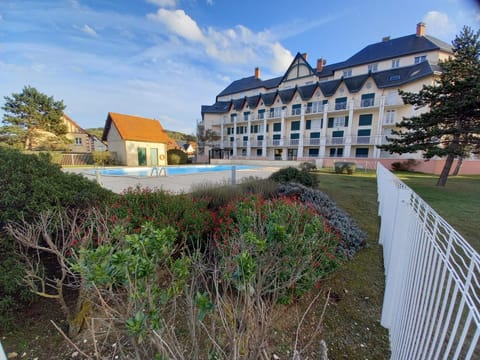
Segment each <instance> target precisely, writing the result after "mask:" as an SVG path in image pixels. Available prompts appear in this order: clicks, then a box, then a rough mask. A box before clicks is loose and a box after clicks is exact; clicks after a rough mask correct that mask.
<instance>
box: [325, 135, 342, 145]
mask: <svg viewBox="0 0 480 360" xmlns="http://www.w3.org/2000/svg"><path fill="white" fill-rule="evenodd" d="M344 143H345V138H344V137H332V138H327V145H343V144H344Z"/></svg>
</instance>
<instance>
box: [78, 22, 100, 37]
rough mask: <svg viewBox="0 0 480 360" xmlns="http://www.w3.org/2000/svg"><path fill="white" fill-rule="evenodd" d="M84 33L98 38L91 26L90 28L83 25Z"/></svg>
mask: <svg viewBox="0 0 480 360" xmlns="http://www.w3.org/2000/svg"><path fill="white" fill-rule="evenodd" d="M82 31H83V32H84V33H85V34H88V35H91V36H97V35H98V34H97V32H96V31H95V30H94V29H93V28H92V27H90V26H88V25H87V24H85V25H83V27H82Z"/></svg>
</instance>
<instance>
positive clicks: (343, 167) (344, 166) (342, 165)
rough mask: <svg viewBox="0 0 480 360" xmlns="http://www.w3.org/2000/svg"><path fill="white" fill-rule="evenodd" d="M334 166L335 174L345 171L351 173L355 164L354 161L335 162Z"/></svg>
mask: <svg viewBox="0 0 480 360" xmlns="http://www.w3.org/2000/svg"><path fill="white" fill-rule="evenodd" d="M334 167H335V173H336V174H342V173H347V174H349V175H352V174H353V173H354V172H355V170H356V169H357V165H356V164H355V163H354V162H336V163H335V164H334Z"/></svg>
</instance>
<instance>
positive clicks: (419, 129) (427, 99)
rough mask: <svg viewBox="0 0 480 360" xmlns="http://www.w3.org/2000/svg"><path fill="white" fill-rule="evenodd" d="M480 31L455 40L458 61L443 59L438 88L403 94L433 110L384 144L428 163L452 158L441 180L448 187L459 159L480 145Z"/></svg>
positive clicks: (409, 101)
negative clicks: (421, 156) (451, 172)
mask: <svg viewBox="0 0 480 360" xmlns="http://www.w3.org/2000/svg"><path fill="white" fill-rule="evenodd" d="M479 36H480V31H477V32H474V31H473V30H472V29H471V28H469V27H464V28H463V29H462V31H461V32H460V34H459V35H457V37H456V38H455V40H454V41H453V42H452V45H453V53H454V57H450V58H449V59H448V60H445V61H441V62H440V63H439V65H440V66H441V67H442V73H441V75H440V76H439V78H438V79H437V81H436V83H435V84H434V85H424V86H423V87H422V89H421V90H420V92H418V93H410V92H404V91H400V95H401V97H402V99H403V101H404V103H405V104H410V105H413V106H414V107H415V108H416V109H419V108H424V107H429V111H427V112H423V113H421V114H420V115H415V116H412V117H410V118H404V119H403V120H402V121H401V122H400V123H397V124H396V125H397V126H398V127H399V130H394V131H392V134H393V135H396V137H394V138H388V140H389V141H391V144H388V145H382V146H379V147H380V148H381V149H384V150H387V151H390V152H391V153H399V154H403V153H412V152H417V151H423V156H424V157H425V158H426V159H431V158H433V157H435V156H438V157H446V161H445V166H444V168H443V170H442V173H441V175H440V178H439V180H438V182H437V185H438V186H444V185H445V184H446V181H447V179H448V175H449V173H450V169H451V167H452V164H453V160H454V159H455V158H460V159H462V158H465V157H467V156H468V155H469V154H470V153H471V152H477V151H478V150H479V146H480V41H479Z"/></svg>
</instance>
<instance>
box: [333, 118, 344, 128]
mask: <svg viewBox="0 0 480 360" xmlns="http://www.w3.org/2000/svg"><path fill="white" fill-rule="evenodd" d="M333 127H334V128H338V127H345V116H339V117H334V118H333Z"/></svg>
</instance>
